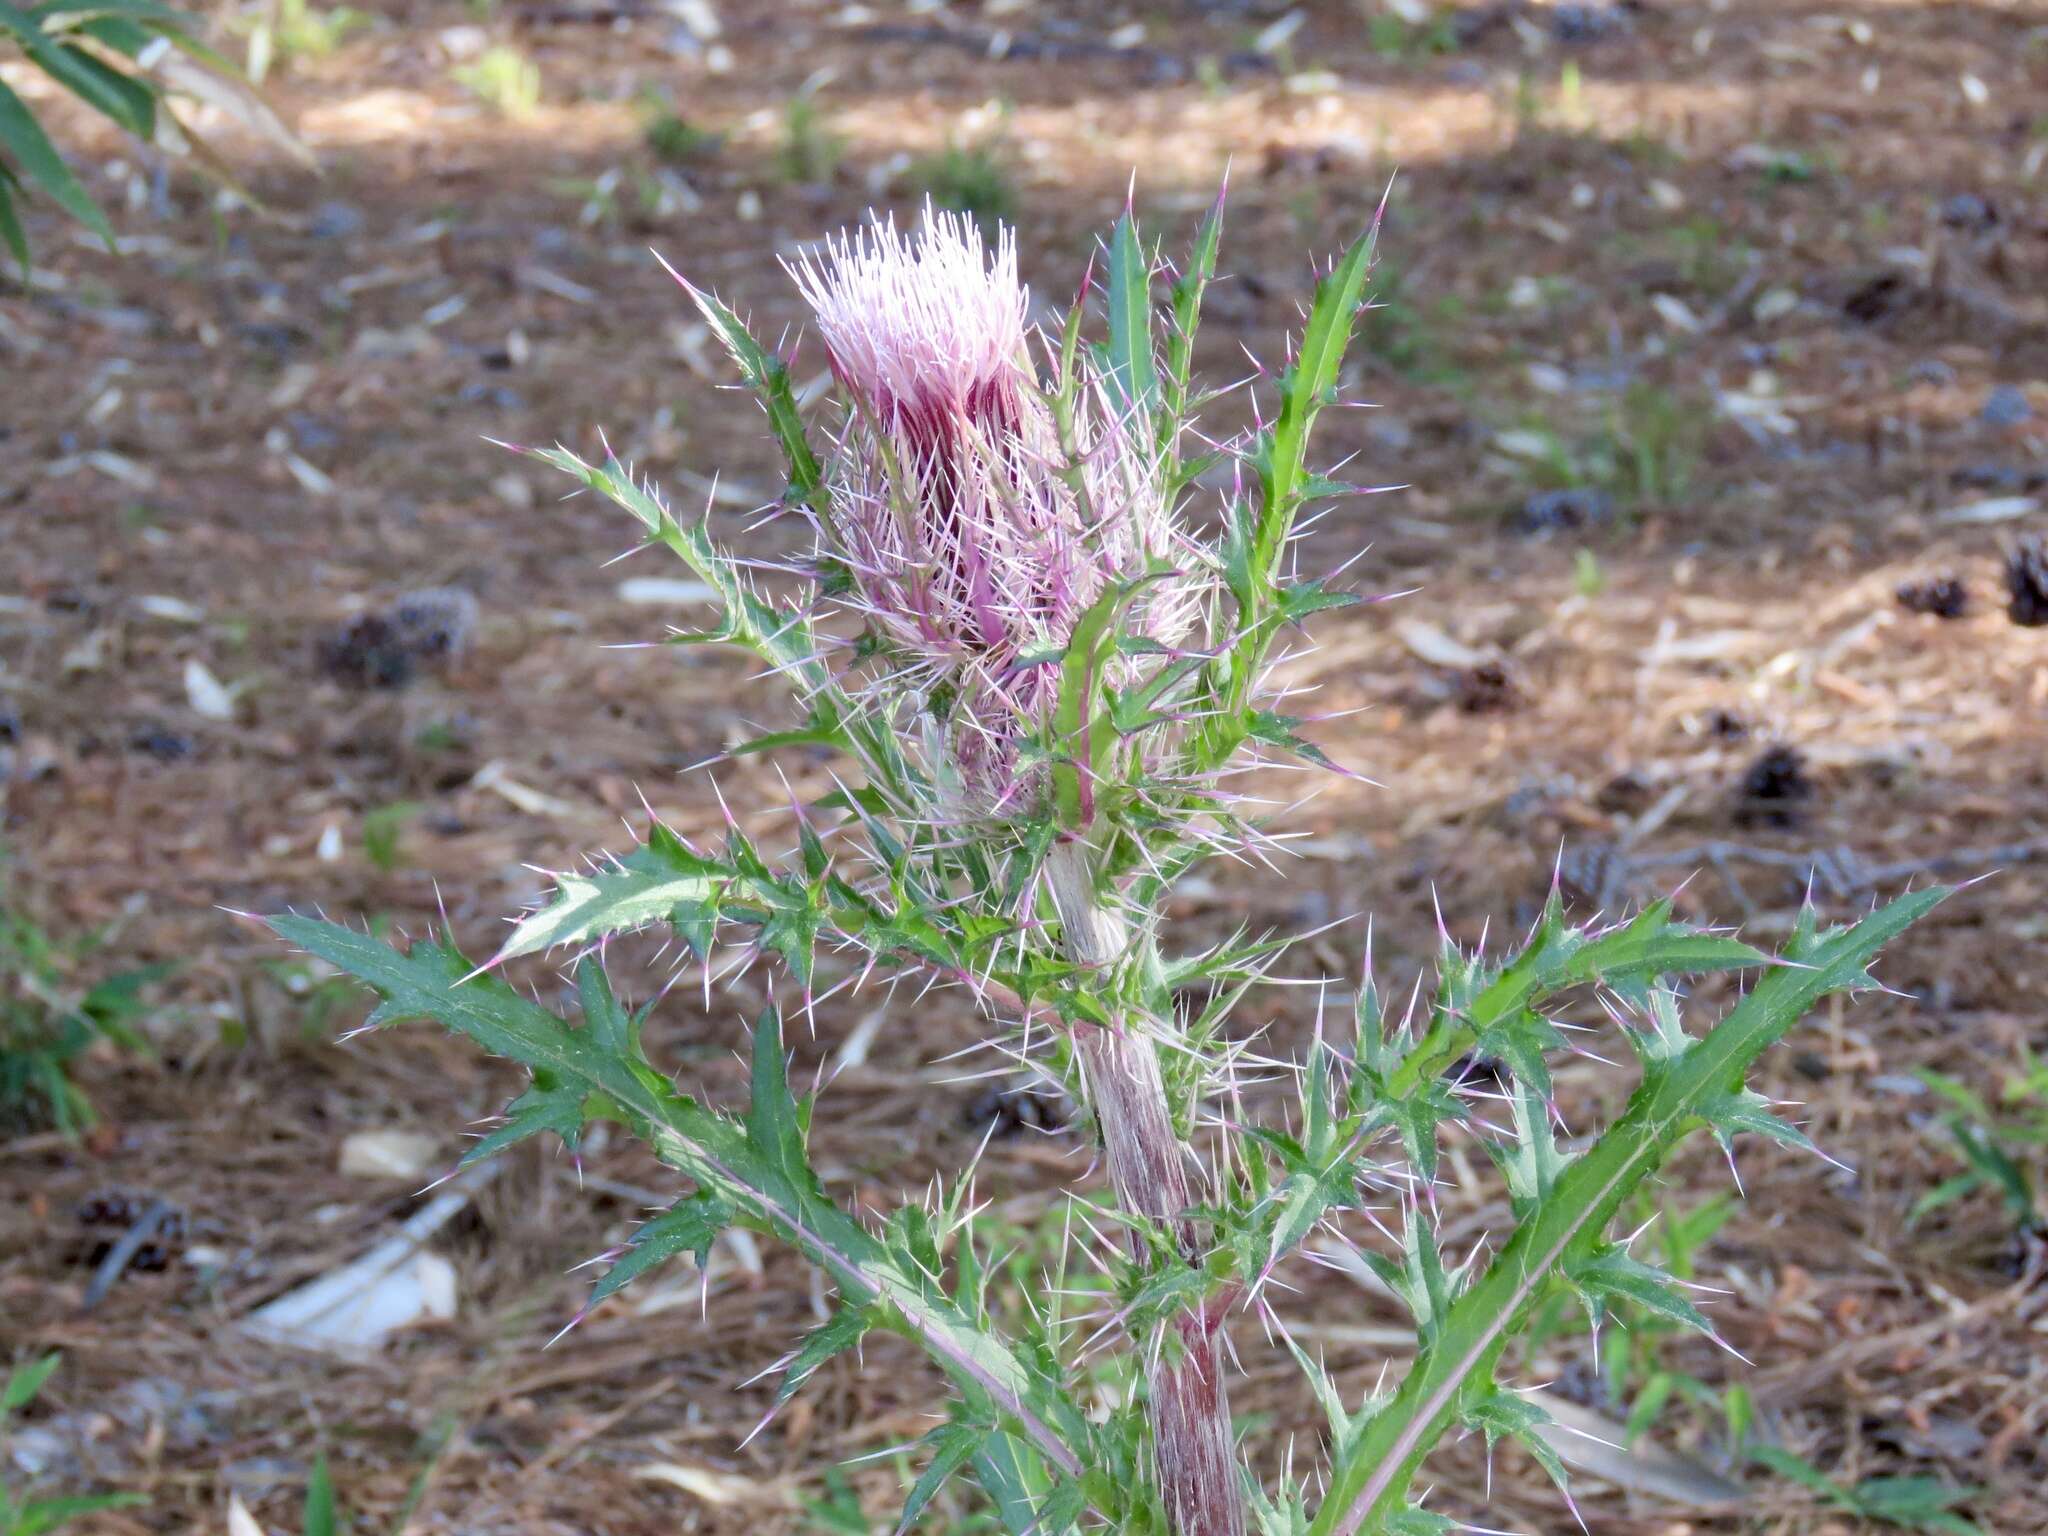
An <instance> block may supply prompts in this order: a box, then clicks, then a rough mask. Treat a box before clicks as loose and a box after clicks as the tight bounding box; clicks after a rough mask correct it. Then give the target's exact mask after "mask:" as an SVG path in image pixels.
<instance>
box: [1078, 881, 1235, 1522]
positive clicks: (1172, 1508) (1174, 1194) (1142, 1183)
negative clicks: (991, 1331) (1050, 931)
mask: <svg viewBox="0 0 2048 1536" xmlns="http://www.w3.org/2000/svg"><path fill="white" fill-rule="evenodd" d="M1047 873H1048V876H1049V878H1050V881H1051V886H1052V894H1053V904H1054V906H1055V907H1056V908H1057V909H1058V911H1059V915H1060V927H1061V931H1062V933H1063V935H1064V938H1065V943H1066V947H1067V951H1068V953H1069V954H1070V955H1072V956H1073V957H1074V958H1075V959H1076V960H1080V961H1083V962H1085V963H1087V964H1089V965H1096V966H1109V965H1112V964H1114V963H1115V962H1116V961H1117V959H1118V958H1120V957H1121V956H1122V954H1123V952H1124V947H1125V944H1126V942H1127V935H1126V933H1125V929H1124V924H1123V920H1122V918H1121V917H1120V916H1119V915H1118V914H1117V913H1116V912H1115V911H1113V910H1111V909H1110V908H1109V907H1107V906H1106V905H1105V904H1104V903H1103V902H1102V900H1101V898H1100V896H1099V894H1098V892H1097V887H1096V880H1097V872H1096V866H1095V858H1094V854H1093V851H1092V850H1091V849H1089V848H1088V847H1087V845H1085V844H1083V843H1079V842H1074V843H1066V844H1062V845H1060V846H1059V847H1056V848H1055V849H1054V850H1053V851H1052V854H1051V855H1050V857H1049V859H1048V861H1047ZM1074 1043H1075V1050H1076V1053H1077V1055H1078V1056H1079V1058H1080V1062H1081V1072H1082V1077H1083V1079H1084V1085H1085V1092H1086V1093H1087V1096H1088V1101H1089V1106H1090V1108H1092V1109H1093V1110H1094V1112H1095V1120H1096V1124H1097V1125H1098V1126H1099V1127H1100V1128H1101V1133H1102V1145H1103V1156H1104V1160H1105V1161H1106V1162H1107V1163H1108V1165H1109V1177H1110V1183H1111V1184H1112V1186H1113V1187H1114V1188H1115V1190H1116V1197H1117V1200H1118V1202H1119V1203H1120V1204H1121V1205H1122V1206H1123V1208H1124V1209H1125V1210H1127V1211H1130V1212H1131V1213H1133V1214H1134V1215H1139V1216H1145V1217H1148V1218H1150V1219H1151V1220H1153V1221H1157V1222H1159V1223H1161V1224H1162V1225H1164V1226H1166V1227H1167V1228H1168V1229H1169V1230H1171V1231H1173V1232H1175V1233H1176V1235H1177V1237H1178V1239H1179V1242H1180V1245H1181V1248H1182V1250H1183V1252H1184V1254H1185V1255H1186V1256H1187V1257H1188V1258H1189V1259H1190V1260H1195V1259H1197V1258H1198V1257H1199V1255H1198V1253H1197V1251H1196V1234H1195V1232H1194V1229H1193V1227H1192V1226H1191V1225H1190V1224H1189V1223H1188V1221H1187V1218H1186V1211H1187V1209H1188V1207H1189V1206H1190V1205H1192V1204H1193V1203H1194V1201H1193V1196H1192V1193H1191V1191H1190V1187H1189V1181H1188V1170H1189V1167H1190V1165H1191V1163H1192V1158H1191V1156H1190V1153H1189V1150H1188V1147H1187V1145H1186V1143H1184V1142H1183V1141H1182V1140H1181V1139H1180V1137H1179V1136H1178V1135H1176V1134H1175V1132H1174V1128H1173V1115H1172V1112H1171V1111H1170V1110H1169V1108H1168V1106H1167V1101H1166V1085H1165V1083H1164V1081H1163V1080H1162V1079H1161V1077H1160V1073H1159V1054H1158V1051H1157V1050H1156V1049H1155V1048H1154V1046H1153V1044H1152V1041H1151V1040H1150V1039H1149V1038H1147V1037H1146V1035H1145V1033H1144V1031H1143V1030H1142V1029H1139V1028H1135V1027H1132V1026H1129V1025H1119V1026H1117V1027H1113V1028H1108V1029H1104V1028H1101V1027H1099V1026H1096V1025H1092V1024H1080V1025H1077V1026H1075V1037H1074ZM1223 1307H1224V1302H1223V1300H1222V1299H1221V1298H1219V1297H1210V1298H1208V1299H1206V1300H1204V1301H1203V1302H1202V1303H1201V1304H1200V1305H1199V1306H1197V1307H1195V1308H1194V1309H1193V1310H1191V1311H1188V1312H1185V1313H1183V1314H1181V1315H1180V1316H1179V1317H1178V1318H1176V1319H1175V1321H1174V1330H1175V1337H1173V1338H1171V1339H1168V1340H1166V1341H1165V1342H1164V1343H1163V1345H1162V1347H1161V1348H1159V1349H1158V1350H1157V1351H1156V1352H1154V1354H1153V1359H1152V1364H1151V1369H1150V1377H1149V1380H1148V1383H1147V1402H1148V1405H1149V1409H1150V1414H1151V1422H1152V1445H1153V1456H1154V1460H1155V1462H1156V1464H1157V1468H1158V1476H1159V1489H1160V1494H1161V1497H1162V1498H1163V1500H1164V1501H1165V1504H1166V1511H1167V1518H1168V1519H1169V1520H1170V1521H1171V1522H1172V1528H1173V1531H1174V1536H1244V1530H1245V1515H1244V1497H1243V1487H1242V1483H1243V1480H1242V1477H1241V1476H1240V1473H1239V1470H1238V1460H1237V1445H1236V1439H1235V1437H1234V1435H1233V1434H1232V1432H1231V1427H1230V1401H1229V1394H1228V1392H1227V1391H1226V1390H1225V1383H1224V1379H1223V1349H1222V1338H1221V1335H1220V1325H1221V1323H1222V1320H1223Z"/></svg>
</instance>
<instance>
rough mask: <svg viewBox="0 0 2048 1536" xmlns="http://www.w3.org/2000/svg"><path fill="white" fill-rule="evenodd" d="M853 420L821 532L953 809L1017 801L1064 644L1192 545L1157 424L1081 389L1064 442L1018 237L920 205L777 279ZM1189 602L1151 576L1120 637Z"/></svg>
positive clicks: (973, 810)
mask: <svg viewBox="0 0 2048 1536" xmlns="http://www.w3.org/2000/svg"><path fill="white" fill-rule="evenodd" d="M790 271H791V275H792V276H793V277H794V278H795V280H796V283H797V286H798V288H799V289H800V290H801V292H802V293H803V296H804V298H805V299H806V301H807V302H808V303H809V304H810V306H811V309H812V312H813V313H814V314H815V315H816V317H817V322H818V329H819V331H820V333H821V335H822V337H823V340H824V343H825V350H826V354H827V356H828V358H829V360H830V363H831V367H832V372H833V374H834V376H835V377H836V378H837V379H838V380H839V382H840V384H841V386H842V387H843V388H844V389H845V391H846V392H847V394H848V395H849V396H850V397H851V401H852V410H851V412H850V414H849V418H848V421H847V425H846V429H845V431H844V433H843V434H842V435H841V438H840V440H839V443H838V451H837V453H836V454H835V456H834V460H833V465H832V473H831V475H830V505H829V506H828V507H826V508H824V509H822V511H823V515H822V516H821V517H820V518H819V521H818V531H819V537H820V543H821V546H823V548H822V551H821V552H822V553H824V554H826V555H829V556H830V557H832V558H833V559H835V560H836V561H837V562H839V563H840V564H841V565H843V566H844V568H845V569H846V571H847V572H848V574H849V576H850V578H851V585H852V589H853V596H852V599H851V601H852V604H853V606H854V607H856V608H857V609H858V610H859V611H860V612H861V613H862V614H863V615H864V617H865V618H866V620H867V622H868V624H869V626H870V628H871V630H872V631H873V632H874V634H875V635H876V637H877V638H878V639H879V640H880V641H881V642H882V648H883V656H884V658H885V663H886V670H885V674H884V686H885V687H888V688H890V689H892V690H893V691H894V693H895V694H896V696H897V698H898V699H899V700H900V701H902V702H905V703H908V704H910V705H912V706H913V707H917V708H919V709H920V712H921V714H922V715H923V716H924V718H925V719H926V721H927V726H928V734H929V735H931V736H932V737H933V740H932V742H931V746H932V749H933V750H932V752H931V756H932V757H933V759H934V761H935V764H936V765H937V766H938V767H940V768H941V769H942V770H945V772H944V773H943V774H942V779H943V780H944V787H946V788H947V789H949V790H951V791H952V792H953V794H952V798H953V800H954V802H955V805H956V807H958V808H959V809H962V810H964V811H966V812H968V813H970V814H974V815H980V816H1002V815H1009V814H1014V813H1019V812H1024V811H1028V810H1029V809H1030V808H1031V806H1032V803H1033V801H1034V800H1035V798H1036V794H1035V792H1036V790H1037V789H1038V787H1039V785H1038V784H1037V781H1036V777H1035V776H1034V775H1032V774H1031V773H1029V772H1023V771H1020V770H1019V768H1018V757H1019V754H1018V751H1017V748H1018V746H1019V745H1020V743H1021V742H1022V741H1023V740H1024V739H1025V738H1027V737H1030V736H1033V735H1035V734H1038V733H1039V731H1040V728H1041V726H1042V725H1043V722H1044V720H1045V716H1046V712H1047V710H1048V709H1049V708H1050V705H1051V703H1052V701H1053V697H1054V693H1055V690H1056V688H1057V677H1058V670H1057V668H1053V667H1049V666H1044V665H1040V664H1037V662H1036V661H1034V660H1033V658H1034V657H1037V658H1042V657H1044V656H1045V655H1047V654H1049V653H1057V652H1058V651H1059V650H1060V649H1061V648H1063V647H1064V646H1065V645H1066V643H1067V642H1068V640H1069V639H1070V638H1071V636H1072V634H1073V630H1074V626H1075V624H1076V622H1077V621H1078V620H1079V619H1080V618H1081V616H1082V615H1083V614H1084V613H1085V612H1086V611H1087V610H1088V608H1089V607H1090V606H1091V605H1092V604H1093V603H1094V602H1095V601H1096V599H1097V598H1098V597H1100V596H1101V595H1102V594H1103V592H1104V591H1105V590H1107V589H1109V588H1110V587H1112V586H1114V585H1116V584H1119V583H1122V582H1125V581H1128V580H1132V579H1134V578H1136V577H1139V576H1143V575H1147V574H1150V573H1155V572H1157V571H1158V570H1159V569H1160V567H1161V566H1162V564H1164V563H1167V562H1168V560H1169V557H1170V556H1171V555H1172V554H1173V553H1175V552H1177V551H1178V550H1179V549H1180V548H1182V547H1183V546H1184V544H1185V540H1184V538H1183V537H1182V535H1181V534H1180V532H1179V530H1178V529H1177V527H1176V526H1175V523H1174V519H1173V517H1172V514H1171V509H1170V507H1169V506H1168V504H1167V499H1166V496H1165V492H1164V490H1163V487H1162V486H1161V484H1160V479H1159V473H1158V466H1157V461H1156V456H1155V454H1154V453H1153V451H1152V445H1151V442H1150V423H1149V422H1137V421H1132V420H1128V419H1126V418H1125V417H1124V416H1123V415H1122V414H1121V413H1120V412H1119V410H1118V409H1117V407H1116V406H1115V405H1113V404H1112V395H1111V393H1110V392H1109V391H1108V390H1107V389H1105V388H1104V387H1103V383H1102V381H1101V380H1100V379H1096V378H1088V379H1084V380H1083V381H1082V384H1081V387H1080V388H1079V390H1078V391H1077V396H1078V398H1077V399H1076V401H1075V407H1074V410H1073V412H1072V415H1071V426H1070V430H1069V434H1068V436H1067V438H1066V439H1065V441H1064V442H1063V440H1062V437H1061V433H1060V429H1059V424H1058V420H1057V418H1056V417H1055V414H1054V412H1053V409H1052V406H1051V405H1050V404H1049V403H1048V401H1047V400H1046V398H1045V396H1044V395H1043V394H1042V392H1041V391H1040V389H1039V386H1038V382H1037V379H1036V377H1035V374H1034V372H1033V367H1032V360H1031V354H1030V342H1031V341H1032V340H1033V339H1034V338H1035V336H1036V332H1035V330H1034V328H1033V327H1032V326H1031V324H1030V322H1029V318H1028V317H1029V312H1030V295H1029V292H1028V290H1026V288H1025V287H1024V285H1023V284H1022V282H1020V281H1019V278H1018V274H1017V247H1016V240H1015V237H1014V235H1013V234H1012V233H1011V232H1010V231H1008V230H1003V231H1001V232H1000V233H999V234H998V235H997V237H996V239H995V242H994V247H993V250H991V249H990V247H989V245H988V244H987V243H986V242H984V240H983V238H982V236H981V233H980V231H979V230H978V229H976V227H975V226H974V225H973V223H971V222H970V221H969V220H967V219H964V218H962V217H959V216H957V215H955V214H951V213H943V212H938V211H936V210H934V209H932V208H930V207H929V206H927V208H926V210H925V218H924V223H923V225H922V226H921V227H920V228H919V229H918V230H916V231H915V232H913V233H911V234H908V235H905V234H901V233H899V232H898V231H897V229H896V226H895V223H894V221H893V220H891V221H889V222H886V223H883V224H881V225H879V226H871V227H868V228H865V229H862V230H860V231H857V232H854V233H842V234H840V235H839V236H837V237H836V238H834V239H832V240H830V241H828V242H826V244H825V245H824V247H823V248H822V250H821V251H820V252H818V253H817V254H815V255H813V256H811V257H808V258H806V259H804V260H802V261H800V262H798V263H796V264H794V265H793V266H792V267H791V268H790ZM1197 607H1198V598H1197V595H1196V592H1195V589H1194V587H1193V586H1192V585H1191V584H1190V583H1189V582H1188V581H1187V580H1186V579H1185V578H1180V577H1175V578H1170V579H1166V580H1160V581H1155V582H1154V583H1153V584H1152V585H1150V586H1149V587H1147V589H1146V590H1145V592H1144V593H1143V594H1142V595H1141V596H1140V597H1139V598H1138V599H1137V600H1136V602H1135V603H1134V604H1133V606H1132V608H1131V610H1130V611H1129V617H1128V621H1127V623H1128V627H1129V628H1130V630H1132V631H1133V632H1135V633H1138V634H1142V635H1143V636H1145V637H1146V638H1148V639H1151V640H1154V641H1157V642H1159V643H1161V644H1172V643H1173V642H1175V641H1177V640H1178V639H1180V638H1181V636H1182V635H1184V634H1185V633H1186V631H1187V630H1188V628H1189V626H1190V625H1191V623H1192V622H1193V620H1194V617H1195V614H1196V611H1197Z"/></svg>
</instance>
